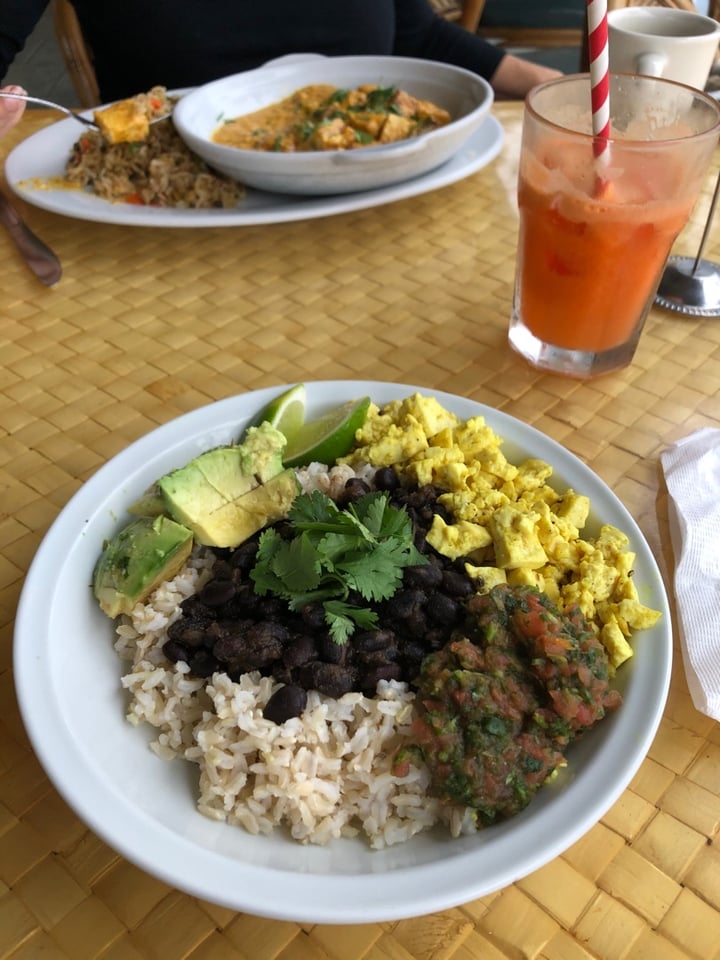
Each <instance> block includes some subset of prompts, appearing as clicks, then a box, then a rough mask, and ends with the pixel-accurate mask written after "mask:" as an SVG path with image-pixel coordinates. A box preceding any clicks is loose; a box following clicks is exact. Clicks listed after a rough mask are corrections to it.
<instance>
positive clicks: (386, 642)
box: [350, 630, 395, 653]
mask: <svg viewBox="0 0 720 960" xmlns="http://www.w3.org/2000/svg"><path fill="white" fill-rule="evenodd" d="M350 642H351V643H352V645H353V648H354V649H355V650H357V651H358V652H360V653H369V652H371V651H374V650H386V649H387V648H388V647H391V646H393V645H394V644H395V634H394V633H393V631H392V630H362V631H360V632H356V633H354V634H353V635H352V640H351V641H350Z"/></svg>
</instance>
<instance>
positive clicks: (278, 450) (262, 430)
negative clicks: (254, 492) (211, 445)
mask: <svg viewBox="0 0 720 960" xmlns="http://www.w3.org/2000/svg"><path fill="white" fill-rule="evenodd" d="M286 443H287V440H286V439H285V434H284V433H281V432H280V431H279V430H277V429H276V428H275V427H273V426H272V425H271V424H269V423H261V424H260V425H259V426H257V427H248V430H247V432H246V434H245V437H244V439H243V442H242V443H241V444H240V446H239V448H238V449H240V450H242V451H243V453H244V456H245V458H246V459H245V470H246V472H247V473H252V474H254V476H256V477H257V479H258V481H259V482H260V483H265V482H266V481H267V480H269V479H270V478H271V477H274V476H275V475H276V474H278V473H280V471H281V470H282V468H283V453H284V452H285V445H286Z"/></svg>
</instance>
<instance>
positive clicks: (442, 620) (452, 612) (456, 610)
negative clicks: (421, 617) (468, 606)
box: [427, 593, 462, 626]
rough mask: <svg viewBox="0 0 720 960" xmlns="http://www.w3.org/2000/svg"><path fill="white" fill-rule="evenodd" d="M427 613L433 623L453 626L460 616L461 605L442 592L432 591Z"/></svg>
mask: <svg viewBox="0 0 720 960" xmlns="http://www.w3.org/2000/svg"><path fill="white" fill-rule="evenodd" d="M427 615H428V619H430V620H431V621H432V622H433V623H437V624H446V625H448V626H455V624H457V623H459V622H460V620H461V618H462V607H461V605H460V604H459V603H458V602H457V600H454V599H453V598H452V597H448V596H446V595H445V594H444V593H433V595H432V596H431V597H430V600H429V602H428V605H427Z"/></svg>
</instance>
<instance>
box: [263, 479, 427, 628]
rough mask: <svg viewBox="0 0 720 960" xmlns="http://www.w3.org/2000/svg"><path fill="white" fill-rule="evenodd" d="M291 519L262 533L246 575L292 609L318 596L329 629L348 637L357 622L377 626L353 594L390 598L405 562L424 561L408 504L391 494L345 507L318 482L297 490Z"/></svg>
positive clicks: (372, 600) (367, 598)
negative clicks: (284, 532) (283, 529)
mask: <svg viewBox="0 0 720 960" xmlns="http://www.w3.org/2000/svg"><path fill="white" fill-rule="evenodd" d="M288 520H289V521H290V524H291V525H292V537H290V538H285V537H283V536H281V534H280V533H279V532H278V531H277V530H276V529H274V528H270V529H268V530H266V531H265V532H264V533H263V534H262V535H261V537H260V541H259V545H258V552H257V558H256V563H255V566H254V567H253V569H252V571H251V573H250V576H251V577H252V579H253V581H254V583H255V592H256V593H259V594H260V595H261V596H265V595H267V594H268V593H270V594H273V595H274V596H276V597H280V598H281V599H283V600H287V601H288V606H289V608H290V609H291V610H301V609H302V608H303V607H304V606H305V605H306V604H308V603H322V605H323V609H324V612H325V622H326V624H327V625H328V628H329V631H330V636H331V637H332V639H333V640H334V641H335V642H336V643H339V644H343V643H346V642H347V640H348V638H349V637H350V636H352V634H353V633H354V631H355V629H356V628H357V627H360V628H361V629H372V628H374V627H376V626H377V622H378V619H377V613H376V612H375V611H374V610H373V609H372V608H370V607H366V606H362V605H360V603H356V602H355V598H356V597H358V596H359V597H360V598H362V599H363V600H365V601H367V602H368V603H378V602H380V601H382V600H388V599H389V598H390V597H392V596H393V594H394V593H395V591H396V590H397V589H398V587H399V586H400V584H401V583H402V575H403V569H404V568H405V567H408V566H417V565H419V564H424V563H427V560H426V558H425V557H424V556H423V555H422V554H421V553H420V552H419V551H418V550H417V548H416V547H415V544H414V542H413V525H412V521H411V519H410V516H409V515H408V513H407V511H406V510H404V509H399V508H397V507H394V506H392V504H390V502H389V498H388V495H387V494H386V493H382V492H376V493H368V494H365V495H364V496H362V497H360V498H359V499H358V500H357V501H356V502H355V503H353V504H350V505H349V506H348V507H347V508H346V509H340V508H339V507H338V506H337V504H335V503H334V501H333V500H331V499H330V497H328V496H326V495H325V494H324V493H320V491H318V490H315V491H313V492H312V493H309V494H307V493H303V494H300V496H298V497H297V498H296V499H295V501H294V503H293V505H292V508H291V509H290V513H289V515H288Z"/></svg>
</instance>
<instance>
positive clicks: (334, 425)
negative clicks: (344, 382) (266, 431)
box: [283, 397, 370, 467]
mask: <svg viewBox="0 0 720 960" xmlns="http://www.w3.org/2000/svg"><path fill="white" fill-rule="evenodd" d="M369 406H370V397H362V398H361V399H360V400H350V401H348V402H347V403H344V404H342V406H339V407H335V408H334V409H333V410H330V411H329V412H328V413H326V414H325V415H324V416H322V417H318V419H317V420H309V421H308V422H307V423H304V424H303V425H302V426H301V427H300V429H299V430H298V431H297V432H296V433H295V435H294V436H293V437H292V439H288V445H287V447H286V448H285V453H284V455H283V463H284V464H285V466H286V467H304V466H306V465H307V464H308V463H313V462H317V463H327V464H328V465H332V464H333V463H335V461H336V460H337V459H338V457H344V456H345V454H346V453H349V452H350V450H351V449H352V445H353V443H354V441H355V431H356V430H359V429H360V427H362V425H363V424H364V423H365V418H366V416H367V412H368V408H369Z"/></svg>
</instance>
